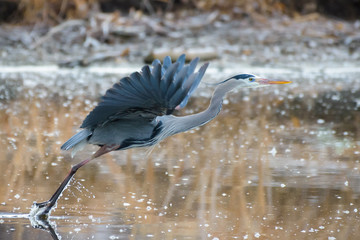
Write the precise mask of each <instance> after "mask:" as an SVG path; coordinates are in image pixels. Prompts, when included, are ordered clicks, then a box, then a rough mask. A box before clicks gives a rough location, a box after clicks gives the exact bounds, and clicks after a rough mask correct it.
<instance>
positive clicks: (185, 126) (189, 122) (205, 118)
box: [172, 85, 233, 134]
mask: <svg viewBox="0 0 360 240" xmlns="http://www.w3.org/2000/svg"><path fill="white" fill-rule="evenodd" d="M232 88H233V86H231V85H220V86H218V87H217V88H216V89H215V91H214V93H213V96H212V98H211V101H210V105H209V107H208V108H207V109H206V110H205V111H202V112H199V113H196V114H193V115H188V116H183V117H174V122H173V133H172V134H176V133H179V132H184V131H187V130H190V129H192V128H195V127H198V126H201V125H204V124H206V123H208V122H210V121H211V120H212V119H214V118H215V117H216V116H217V115H218V114H219V112H220V110H221V107H222V101H223V98H224V96H225V94H226V93H227V92H228V91H230V90H231V89H232Z"/></svg>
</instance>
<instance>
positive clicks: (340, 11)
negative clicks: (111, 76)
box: [0, 0, 360, 25]
mask: <svg viewBox="0 0 360 240" xmlns="http://www.w3.org/2000/svg"><path fill="white" fill-rule="evenodd" d="M131 10H140V11H142V12H145V13H148V14H158V15H161V14H164V13H166V12H178V11H186V12H189V11H190V12H191V11H202V12H209V11H214V10H220V11H221V12H223V13H226V14H228V15H229V16H230V17H232V18H241V17H244V16H247V15H249V14H260V15H263V16H273V15H279V14H285V15H288V16H290V17H296V16H298V15H304V14H311V13H319V14H323V15H326V16H329V17H335V18H341V19H346V20H354V19H358V18H359V17H360V1H359V0H199V1H195V0H138V1H134V0H0V22H9V23H22V24H23V23H30V24H31V23H37V22H46V23H48V24H50V25H52V24H58V23H59V22H62V21H64V20H69V19H86V18H88V17H89V16H91V14H94V13H99V12H107V13H109V12H110V13H119V14H123V13H127V12H129V11H131Z"/></svg>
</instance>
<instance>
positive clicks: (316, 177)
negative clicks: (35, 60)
mask: <svg viewBox="0 0 360 240" xmlns="http://www.w3.org/2000/svg"><path fill="white" fill-rule="evenodd" d="M135 68H136V69H138V68H137V66H136V67H134V66H129V68H123V69H119V68H112V67H108V68H105V69H107V71H104V72H101V71H100V70H101V68H98V69H97V68H89V69H75V70H59V69H57V68H53V69H52V68H44V69H47V70H44V71H42V70H41V69H38V70H37V71H36V70H34V69H32V68H31V67H30V68H23V69H18V68H16V67H15V68H14V69H12V70H11V69H10V70H9V68H7V69H8V70H4V68H0V69H2V71H1V73H0V81H1V82H0V83H1V88H0V97H1V99H0V106H1V108H0V113H1V114H0V126H1V127H0V169H2V173H3V174H2V175H1V176H0V182H1V183H3V184H2V185H1V187H0V239H52V238H53V237H54V234H55V235H57V237H58V238H61V239H129V238H130V239H289V238H293V239H357V237H358V236H359V235H360V228H359V226H360V219H359V217H360V216H359V214H360V213H359V211H360V202H359V199H360V181H359V180H360V170H359V168H360V163H359V160H360V129H359V121H360V111H359V110H360V82H359V81H358V78H359V77H360V74H359V71H358V68H356V67H352V66H350V67H349V66H345V67H338V68H332V67H327V68H320V69H319V68H316V67H312V68H307V67H303V68H300V67H299V68H286V67H278V68H266V67H264V68H251V67H250V68H249V67H248V66H236V65H234V66H232V67H231V68H226V69H223V68H220V67H219V68H216V67H213V68H211V69H209V73H210V74H209V73H208V74H207V75H205V80H204V81H205V82H214V81H218V80H219V79H222V78H224V77H223V76H224V75H225V76H226V75H231V74H232V73H236V72H234V69H244V68H246V69H248V72H254V73H257V74H258V75H263V76H269V77H277V78H279V77H281V78H288V79H289V80H292V81H293V84H291V85H284V86H272V87H269V88H260V89H254V90H241V91H238V92H235V93H232V94H229V96H228V97H227V98H226V100H225V101H224V108H223V111H222V112H221V114H220V115H219V116H218V117H217V118H216V119H215V120H213V121H212V122H210V123H209V124H207V125H205V126H203V127H200V128H198V129H195V130H192V131H189V132H187V133H182V134H179V135H176V136H173V137H171V138H169V139H167V140H165V141H164V142H162V143H161V144H160V145H158V146H157V147H155V148H154V149H152V150H149V149H131V150H127V151H122V152H115V153H112V154H108V155H105V156H103V157H101V158H100V159H98V160H97V161H95V162H93V163H90V164H89V165H86V166H85V167H84V168H82V169H80V170H79V172H78V173H77V174H76V175H75V179H74V180H73V181H72V182H71V186H70V187H68V188H67V189H66V190H65V192H64V194H63V196H62V198H61V199H60V200H59V202H58V207H57V208H56V209H55V210H54V211H53V212H52V215H51V218H50V219H49V223H48V224H50V225H49V226H50V227H49V226H48V231H46V230H40V229H36V228H32V227H31V224H30V221H29V219H28V218H27V214H28V212H29V211H30V207H31V204H32V203H33V201H38V202H40V201H44V200H47V199H48V198H49V197H50V196H51V195H52V193H53V192H54V191H55V190H56V188H57V187H58V185H59V184H60V182H61V181H62V180H63V178H64V177H65V175H66V174H67V172H68V171H69V169H70V167H71V165H72V164H75V163H77V162H79V161H81V160H82V159H84V158H86V157H88V156H90V154H91V153H92V152H93V151H95V150H96V149H97V148H96V147H92V146H89V147H87V148H86V149H85V150H83V151H82V152H80V153H78V155H76V157H75V158H74V159H71V157H70V154H69V153H67V152H61V151H60V150H59V147H60V146H61V144H62V143H63V142H64V141H66V140H67V139H68V138H69V137H70V136H72V134H73V133H75V131H76V129H77V128H78V126H79V125H80V124H81V121H82V120H83V118H84V117H85V116H86V114H87V113H88V112H89V111H90V110H91V109H92V108H93V107H94V106H95V105H96V102H97V101H98V99H99V96H100V95H101V94H102V93H104V91H105V90H106V89H107V88H108V87H110V86H111V84H112V83H113V82H115V81H117V79H118V78H119V75H120V76H121V75H123V74H125V73H127V72H131V71H133V70H134V69H135ZM26 69H27V70H26ZM49 69H52V70H51V71H50V70H49ZM94 69H95V70H94ZM96 69H97V70H96ZM219 69H221V70H219ZM220 76H222V77H220ZM211 90H212V89H211V87H209V86H206V84H203V85H201V87H200V88H199V90H198V91H197V93H196V94H195V97H194V98H193V99H192V100H191V101H190V102H189V105H188V106H187V108H186V109H185V110H183V111H182V112H179V113H177V114H179V115H181V114H191V113H193V112H198V111H201V110H203V109H205V108H206V106H207V104H208V100H209V97H210V94H211ZM51 229H52V230H53V237H52V236H51V233H50V231H49V230H51Z"/></svg>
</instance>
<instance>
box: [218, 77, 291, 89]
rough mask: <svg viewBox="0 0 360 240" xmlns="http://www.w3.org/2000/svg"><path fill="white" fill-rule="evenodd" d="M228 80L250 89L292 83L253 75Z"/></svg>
mask: <svg viewBox="0 0 360 240" xmlns="http://www.w3.org/2000/svg"><path fill="white" fill-rule="evenodd" d="M227 80H232V81H235V82H238V83H239V86H241V87H249V88H256V87H263V86H267V85H272V84H287V83H291V81H287V80H277V79H267V78H263V77H258V76H256V75H253V74H238V75H235V76H233V77H231V78H228V79H227ZM227 80H225V81H227ZM225 81H224V82H225Z"/></svg>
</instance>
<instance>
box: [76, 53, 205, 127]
mask: <svg viewBox="0 0 360 240" xmlns="http://www.w3.org/2000/svg"><path fill="white" fill-rule="evenodd" d="M198 61H199V58H195V59H194V60H192V61H191V62H190V63H189V64H188V65H185V55H181V56H180V57H179V58H178V60H177V61H176V62H174V63H172V62H171V58H170V57H169V56H167V57H165V59H164V63H163V64H162V65H161V62H160V61H159V60H155V61H154V62H153V63H152V67H150V66H144V67H143V68H142V69H141V72H134V73H132V74H131V75H130V76H129V77H124V78H122V79H121V80H120V81H119V82H118V83H116V84H114V85H113V86H112V88H110V89H109V90H107V91H106V93H105V95H104V96H103V97H102V98H101V101H100V103H99V104H98V105H97V106H96V107H95V108H94V110H93V111H91V112H90V113H89V115H88V116H87V117H86V118H85V120H84V122H83V123H82V125H81V128H88V129H93V128H95V127H96V126H99V125H103V124H105V123H106V122H108V121H112V120H116V119H121V118H132V117H135V116H136V117H139V116H140V117H144V118H149V119H152V118H154V117H156V116H160V115H164V114H171V113H172V112H173V111H174V109H175V108H176V107H177V106H179V107H184V106H185V105H186V103H187V101H188V99H189V97H190V94H191V93H192V92H193V91H194V90H195V89H196V87H197V86H198V85H199V83H200V81H201V78H202V77H203V75H204V73H205V71H206V68H207V66H208V63H206V64H204V65H203V66H202V67H201V68H200V69H199V71H198V72H194V71H195V68H196V65H197V63H198Z"/></svg>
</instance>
